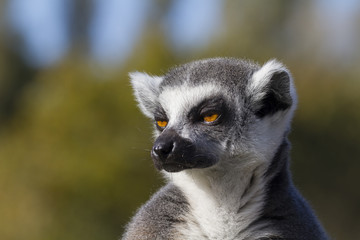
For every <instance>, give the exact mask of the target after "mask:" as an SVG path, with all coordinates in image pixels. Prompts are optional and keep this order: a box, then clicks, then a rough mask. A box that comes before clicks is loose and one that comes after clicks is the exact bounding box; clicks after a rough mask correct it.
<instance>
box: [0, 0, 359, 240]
mask: <svg viewBox="0 0 360 240" xmlns="http://www.w3.org/2000/svg"><path fill="white" fill-rule="evenodd" d="M0 36H1V38H0V191H1V193H0V239H2V240H20V239H21V240H22V239H27V240H35V239H36V240H38V239H49V240H56V239H67V240H72V239H74V240H75V239H76V240H78V239H87V240H92V239H94V240H95V239H117V238H119V237H120V236H121V234H122V232H123V230H124V226H125V224H126V223H127V222H128V221H129V219H130V217H131V216H132V215H133V214H134V212H135V211H136V209H137V208H138V207H139V206H140V205H141V204H142V203H144V202H145V201H146V200H147V199H148V198H149V196H150V195H151V194H152V193H154V192H155V191H156V190H157V189H158V188H159V187H160V186H161V185H162V184H163V180H162V177H161V176H160V174H158V173H157V172H156V171H155V170H154V167H153V165H152V162H151V159H150V149H151V145H152V143H151V141H152V140H151V131H152V126H151V123H150V121H148V120H147V119H145V117H143V116H142V115H141V114H140V111H139V110H138V109H137V107H136V103H135V101H134V100H133V96H132V90H131V87H130V85H129V81H128V77H127V73H128V72H129V71H135V70H137V71H145V72H148V73H150V74H153V75H161V74H164V73H165V72H166V70H167V69H168V68H169V67H171V66H173V65H175V64H181V63H184V62H187V61H190V60H194V59H199V58H206V57H216V56H230V57H239V58H250V59H254V60H256V61H258V62H260V63H264V62H265V61H267V60H269V59H271V58H277V59H279V60H280V61H283V62H284V63H285V64H286V65H287V66H288V68H289V69H290V70H291V72H292V74H293V76H294V78H295V82H296V85H297V89H298V94H299V106H298V110H297V112H296V115H295V119H294V121H293V131H292V133H291V135H290V138H291V141H292V143H293V148H292V164H291V168H292V171H293V177H294V181H295V184H296V186H297V187H298V188H299V189H300V191H301V192H302V193H303V195H304V196H305V197H306V198H307V199H308V201H309V202H310V203H311V205H312V206H313V207H314V209H315V211H316V213H317V214H318V216H319V218H320V219H321V221H322V222H323V224H324V226H325V227H326V229H327V231H328V232H329V234H330V235H331V236H332V237H333V238H334V239H360V228H359V226H360V188H359V183H360V174H359V171H360V95H359V93H360V79H359V78H360V2H359V1H357V0H315V1H296V0H273V1H266V3H265V2H264V1H259V0H251V1H250V0H244V1H230V0H228V1H221V0H192V1H190V0H172V1H170V0H169V1H166V0H32V1H28V0H4V1H1V2H0Z"/></svg>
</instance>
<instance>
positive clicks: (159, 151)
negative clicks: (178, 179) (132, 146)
mask: <svg viewBox="0 0 360 240" xmlns="http://www.w3.org/2000/svg"><path fill="white" fill-rule="evenodd" d="M173 149H174V142H173V141H159V142H156V143H155V145H154V147H153V153H154V154H155V155H156V157H158V158H160V159H161V160H162V161H164V160H166V159H167V158H168V156H169V155H170V154H171V152H172V151H173Z"/></svg>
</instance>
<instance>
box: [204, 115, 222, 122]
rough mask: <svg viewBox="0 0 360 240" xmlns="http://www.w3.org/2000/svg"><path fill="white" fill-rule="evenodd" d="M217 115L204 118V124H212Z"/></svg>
mask: <svg viewBox="0 0 360 240" xmlns="http://www.w3.org/2000/svg"><path fill="white" fill-rule="evenodd" d="M218 117H219V114H216V113H215V114H211V115H209V116H205V117H204V122H207V123H211V122H214V121H215V120H216V119H218Z"/></svg>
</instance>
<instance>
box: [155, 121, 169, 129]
mask: <svg viewBox="0 0 360 240" xmlns="http://www.w3.org/2000/svg"><path fill="white" fill-rule="evenodd" d="M156 124H157V125H158V126H159V127H161V128H165V127H166V126H167V124H168V122H167V121H156Z"/></svg>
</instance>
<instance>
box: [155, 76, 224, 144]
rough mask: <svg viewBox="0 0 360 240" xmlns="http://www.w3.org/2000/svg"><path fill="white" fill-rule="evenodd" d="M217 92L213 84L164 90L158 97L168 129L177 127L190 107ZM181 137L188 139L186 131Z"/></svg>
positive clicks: (216, 87)
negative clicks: (164, 113) (166, 117)
mask: <svg viewBox="0 0 360 240" xmlns="http://www.w3.org/2000/svg"><path fill="white" fill-rule="evenodd" d="M218 92H219V87H218V86H217V85H215V84H210V83H208V84H204V85H201V86H188V85H187V84H184V85H182V86H180V87H177V88H171V87H169V88H164V89H163V90H162V92H161V94H160V95H159V102H160V104H161V106H163V108H164V110H165V112H166V114H167V116H168V118H169V123H168V127H169V128H170V127H172V126H177V125H179V124H178V123H179V121H181V120H182V119H183V118H184V116H183V115H186V114H187V113H188V112H189V111H190V110H191V108H192V107H195V106H196V105H198V104H199V103H200V102H201V101H202V100H204V99H205V98H208V97H212V96H214V95H216V94H217V93H218ZM181 135H182V136H183V137H184V138H187V137H188V133H187V132H186V129H184V131H182V133H181Z"/></svg>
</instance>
